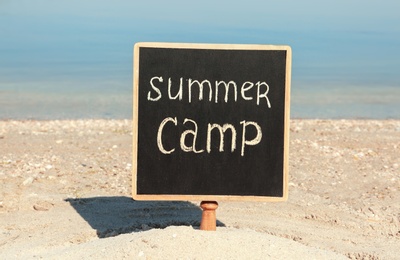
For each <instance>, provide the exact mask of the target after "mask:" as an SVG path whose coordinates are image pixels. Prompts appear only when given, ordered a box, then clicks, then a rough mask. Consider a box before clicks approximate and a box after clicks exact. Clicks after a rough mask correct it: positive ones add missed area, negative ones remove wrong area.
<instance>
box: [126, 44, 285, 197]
mask: <svg viewBox="0 0 400 260" xmlns="http://www.w3.org/2000/svg"><path fill="white" fill-rule="evenodd" d="M142 47H147V48H174V49H211V50H214V49H215V50H284V51H286V74H285V97H284V99H285V111H284V145H283V146H284V153H283V157H284V158H283V162H284V165H283V196H282V197H265V196H238V195H232V196H231V195H181V194H172V195H171V194H138V193H137V167H138V164H137V163H138V162H137V158H138V123H139V122H138V120H139V111H138V110H139V102H140V100H139V87H140V86H139V69H140V68H139V60H140V48H142ZM291 60H292V52H291V48H290V47H289V46H283V45H282V46H281V45H255V44H193V43H155V42H153V43H136V44H135V45H134V59H133V61H134V64H133V75H134V76H133V133H132V139H133V164H132V167H133V172H132V194H133V198H134V199H135V200H190V201H221V200H228V201H285V200H287V198H288V171H289V124H290V84H291V65H292V64H291V63H292V61H291Z"/></svg>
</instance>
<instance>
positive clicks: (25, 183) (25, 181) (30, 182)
mask: <svg viewBox="0 0 400 260" xmlns="http://www.w3.org/2000/svg"><path fill="white" fill-rule="evenodd" d="M34 180H35V179H34V178H33V177H32V176H31V177H28V178H27V179H26V180H24V182H23V183H22V184H23V185H24V186H26V185H29V184H32V183H33V181H34Z"/></svg>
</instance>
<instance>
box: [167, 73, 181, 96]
mask: <svg viewBox="0 0 400 260" xmlns="http://www.w3.org/2000/svg"><path fill="white" fill-rule="evenodd" d="M182 80H183V79H182V78H180V80H179V90H178V93H177V94H176V96H175V97H173V96H172V95H171V85H172V84H171V78H169V79H168V97H169V99H177V98H179V100H182V96H183V91H182Z"/></svg>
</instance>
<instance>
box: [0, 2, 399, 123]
mask: <svg viewBox="0 0 400 260" xmlns="http://www.w3.org/2000/svg"><path fill="white" fill-rule="evenodd" d="M399 10H400V1H396V0H388V1H379V2H378V1H369V2H367V1H360V0H353V1H344V0H338V1H334V2H323V1H317V0H303V1H294V0H292V1H290V0H288V1H262V0H247V1H225V0H223V1H211V0H203V1H180V0H170V1H161V0H159V1H152V0H146V1H128V0H117V1H104V0H96V1H95V0H86V1H77V0H72V1H63V2H60V1H50V0H36V1H27V0H18V1H11V0H8V1H7V0H5V1H4V0H0V119H46V120H47V119H79V118H117V119H120V118H128V119H129V118H131V117H132V76H133V75H132V61H133V58H132V55H133V45H134V43H136V42H146V41H156V42H192V43H231V44H232V43H240V44H284V45H290V46H291V47H292V51H293V60H292V85H291V93H292V95H291V117H292V118H321V119H341V118H357V119H358V118H368V119H387V118H396V119H399V118H400V112H399V111H400V52H399V51H398V47H399V46H400V15H399Z"/></svg>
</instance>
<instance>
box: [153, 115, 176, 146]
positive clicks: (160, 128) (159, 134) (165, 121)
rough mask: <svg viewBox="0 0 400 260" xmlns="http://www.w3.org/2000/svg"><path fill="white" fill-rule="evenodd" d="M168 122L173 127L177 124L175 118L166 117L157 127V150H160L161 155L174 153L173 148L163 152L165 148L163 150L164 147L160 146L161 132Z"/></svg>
mask: <svg viewBox="0 0 400 260" xmlns="http://www.w3.org/2000/svg"><path fill="white" fill-rule="evenodd" d="M168 122H173V123H174V124H175V125H177V124H178V122H177V120H176V117H175V118H172V117H167V118H165V119H164V120H163V121H162V122H161V124H160V126H159V127H158V132H157V146H158V149H159V150H160V152H162V153H163V154H170V153H173V152H174V151H175V148H173V149H171V150H169V151H167V150H165V148H164V146H163V144H162V132H163V129H164V126H165V124H166V123H168Z"/></svg>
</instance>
